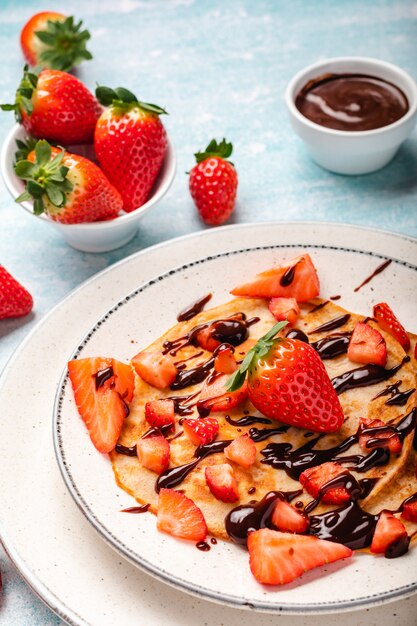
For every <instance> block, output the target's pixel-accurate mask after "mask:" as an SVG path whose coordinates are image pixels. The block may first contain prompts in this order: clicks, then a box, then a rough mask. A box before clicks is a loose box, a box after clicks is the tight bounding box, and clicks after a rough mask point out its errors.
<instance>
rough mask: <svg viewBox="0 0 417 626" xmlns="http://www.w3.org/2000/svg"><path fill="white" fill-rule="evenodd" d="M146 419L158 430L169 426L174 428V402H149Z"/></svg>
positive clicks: (146, 407)
mask: <svg viewBox="0 0 417 626" xmlns="http://www.w3.org/2000/svg"><path fill="white" fill-rule="evenodd" d="M145 418H146V421H147V422H148V423H149V424H150V425H151V426H153V427H156V428H161V426H168V425H169V424H171V426H173V425H174V424H175V412H174V401H173V400H169V399H165V400H151V401H150V402H147V403H146V404H145Z"/></svg>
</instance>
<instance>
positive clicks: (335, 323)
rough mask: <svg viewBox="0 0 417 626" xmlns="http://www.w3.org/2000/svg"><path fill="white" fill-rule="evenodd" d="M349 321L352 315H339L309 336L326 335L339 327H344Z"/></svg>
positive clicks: (311, 332) (312, 331) (318, 327)
mask: <svg viewBox="0 0 417 626" xmlns="http://www.w3.org/2000/svg"><path fill="white" fill-rule="evenodd" d="M313 310H314V309H313ZM349 320H350V313H344V314H343V315H339V316H338V317H335V318H333V319H332V320H329V321H328V322H325V323H324V324H321V326H317V328H314V329H313V330H311V331H310V332H309V333H308V334H309V335H312V334H313V333H324V332H326V331H327V330H334V329H335V328H339V326H344V324H346V322H348V321H349Z"/></svg>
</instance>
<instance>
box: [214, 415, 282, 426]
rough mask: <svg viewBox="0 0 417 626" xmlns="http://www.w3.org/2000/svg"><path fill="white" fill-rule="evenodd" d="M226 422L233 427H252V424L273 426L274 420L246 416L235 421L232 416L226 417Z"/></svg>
mask: <svg viewBox="0 0 417 626" xmlns="http://www.w3.org/2000/svg"><path fill="white" fill-rule="evenodd" d="M225 420H226V422H227V423H228V424H230V425H231V426H251V425H252V424H272V420H270V419H268V418H267V417H258V416H257V415H244V416H243V417H240V418H239V419H237V420H234V419H232V418H231V417H230V415H226V417H225Z"/></svg>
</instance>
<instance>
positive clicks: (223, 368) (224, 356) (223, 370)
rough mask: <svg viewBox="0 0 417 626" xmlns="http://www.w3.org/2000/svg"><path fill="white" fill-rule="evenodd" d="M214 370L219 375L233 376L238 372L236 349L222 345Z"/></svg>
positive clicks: (215, 358)
mask: <svg viewBox="0 0 417 626" xmlns="http://www.w3.org/2000/svg"><path fill="white" fill-rule="evenodd" d="M214 369H215V370H216V372H219V374H233V372H235V371H236V370H237V363H236V359H235V357H234V348H233V346H229V344H227V343H224V344H221V345H220V346H219V347H218V349H217V353H216V356H215V357H214Z"/></svg>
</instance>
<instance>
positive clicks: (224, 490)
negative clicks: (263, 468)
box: [205, 463, 239, 502]
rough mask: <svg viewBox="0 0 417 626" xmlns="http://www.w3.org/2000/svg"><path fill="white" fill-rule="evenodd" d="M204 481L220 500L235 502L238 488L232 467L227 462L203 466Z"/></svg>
mask: <svg viewBox="0 0 417 626" xmlns="http://www.w3.org/2000/svg"><path fill="white" fill-rule="evenodd" d="M205 476H206V483H207V486H208V488H209V489H210V491H211V493H212V494H213V496H214V497H215V498H217V500H221V502H237V501H238V500H239V490H238V487H237V482H236V478H235V475H234V473H233V470H232V468H231V467H230V465H229V464H228V463H220V465H209V466H208V467H206V468H205Z"/></svg>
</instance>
